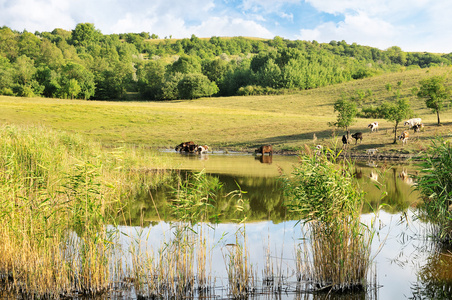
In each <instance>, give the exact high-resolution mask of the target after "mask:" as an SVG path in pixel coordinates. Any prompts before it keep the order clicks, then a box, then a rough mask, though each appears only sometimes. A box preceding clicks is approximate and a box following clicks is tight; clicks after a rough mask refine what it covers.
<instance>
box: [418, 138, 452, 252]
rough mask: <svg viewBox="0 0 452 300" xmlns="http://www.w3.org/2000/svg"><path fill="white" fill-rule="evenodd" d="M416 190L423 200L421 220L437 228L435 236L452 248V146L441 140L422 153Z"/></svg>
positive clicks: (420, 209)
mask: <svg viewBox="0 0 452 300" xmlns="http://www.w3.org/2000/svg"><path fill="white" fill-rule="evenodd" d="M420 167H421V171H420V174H419V175H418V176H417V178H416V179H417V180H416V187H415V188H416V190H418V191H419V192H420V193H421V195H422V196H423V204H422V205H420V207H419V217H421V218H426V219H428V220H429V221H430V222H432V224H434V225H435V226H434V228H433V230H431V234H432V235H433V237H434V239H435V240H437V241H439V242H440V243H445V244H452V145H451V142H450V141H449V140H444V139H442V138H437V139H436V140H434V141H432V143H431V146H430V147H429V148H428V149H427V150H426V151H424V152H423V153H422V161H421V164H420Z"/></svg>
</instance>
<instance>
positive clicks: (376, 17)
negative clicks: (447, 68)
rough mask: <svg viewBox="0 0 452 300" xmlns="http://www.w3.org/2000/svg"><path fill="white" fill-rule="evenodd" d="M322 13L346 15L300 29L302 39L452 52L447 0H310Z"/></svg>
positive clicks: (451, 9) (450, 7)
mask: <svg viewBox="0 0 452 300" xmlns="http://www.w3.org/2000/svg"><path fill="white" fill-rule="evenodd" d="M307 2H308V3H309V4H311V5H312V6H313V7H314V8H316V9H317V10H319V11H321V12H325V13H330V14H334V15H338V16H343V17H344V21H342V22H338V23H331V22H326V23H323V24H320V25H317V26H315V27H314V28H313V29H303V28H301V29H300V35H299V36H298V37H299V38H300V39H308V40H313V39H315V40H317V41H319V42H329V41H331V40H345V41H346V42H348V43H352V42H356V43H358V44H362V45H370V46H374V47H378V48H381V49H386V48H388V47H391V46H399V47H401V48H402V50H405V51H429V52H446V53H449V52H451V51H452V47H451V46H452V42H449V41H448V40H447V39H446V38H444V37H447V36H450V34H451V33H452V29H449V28H452V20H451V18H450V12H452V2H450V1H446V0H440V1H435V2H433V1H429V0H400V1H393V0H391V1H389V0H382V1H380V0H368V1H361V0H345V1H336V0H307Z"/></svg>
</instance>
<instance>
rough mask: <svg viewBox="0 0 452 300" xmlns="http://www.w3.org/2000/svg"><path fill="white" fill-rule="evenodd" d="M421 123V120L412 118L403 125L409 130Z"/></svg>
mask: <svg viewBox="0 0 452 300" xmlns="http://www.w3.org/2000/svg"><path fill="white" fill-rule="evenodd" d="M421 123H422V119H421V118H412V119H409V120H406V121H405V123H404V125H405V126H407V125H408V126H409V127H410V128H412V127H413V126H414V125H419V124H421Z"/></svg>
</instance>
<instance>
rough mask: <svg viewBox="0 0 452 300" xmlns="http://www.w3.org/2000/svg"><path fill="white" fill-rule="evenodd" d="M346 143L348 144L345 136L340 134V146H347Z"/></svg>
mask: <svg viewBox="0 0 452 300" xmlns="http://www.w3.org/2000/svg"><path fill="white" fill-rule="evenodd" d="M347 144H348V140H347V136H346V135H343V136H342V147H347Z"/></svg>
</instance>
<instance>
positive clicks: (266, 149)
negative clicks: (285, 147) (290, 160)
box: [254, 145, 273, 155]
mask: <svg viewBox="0 0 452 300" xmlns="http://www.w3.org/2000/svg"><path fill="white" fill-rule="evenodd" d="M254 152H255V153H256V154H258V153H260V154H262V155H264V154H265V153H268V155H273V147H272V145H264V146H260V147H259V148H258V149H256V150H255V151H254Z"/></svg>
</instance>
